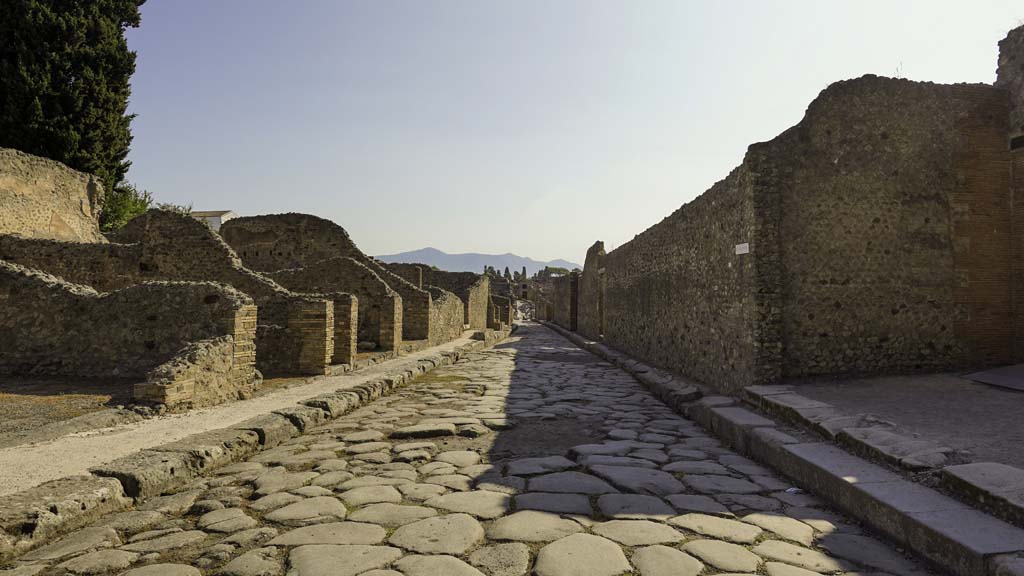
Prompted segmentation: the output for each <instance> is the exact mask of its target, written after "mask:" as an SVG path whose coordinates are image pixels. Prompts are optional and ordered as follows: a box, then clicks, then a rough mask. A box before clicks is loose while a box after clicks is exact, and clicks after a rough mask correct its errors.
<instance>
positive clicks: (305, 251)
mask: <svg viewBox="0 0 1024 576" xmlns="http://www.w3.org/2000/svg"><path fill="white" fill-rule="evenodd" d="M220 235H221V236H222V237H223V238H224V240H225V241H226V242H227V243H228V244H229V245H230V246H231V247H232V248H234V249H235V250H236V251H237V252H238V255H239V256H241V258H242V260H243V261H244V262H245V264H246V266H248V267H250V268H252V269H253V270H259V271H262V272H274V271H277V270H286V269H292V268H302V267H303V266H305V265H307V264H309V263H313V262H319V261H321V260H326V259H328V258H338V257H348V258H355V259H356V260H359V261H364V260H366V259H367V258H368V257H367V256H366V254H363V252H362V251H361V250H360V249H359V248H358V247H357V246H356V244H355V242H353V241H352V239H351V238H350V237H349V235H348V232H347V231H345V229H344V228H342V227H341V226H338V225H337V224H335V223H334V222H331V221H330V220H327V219H325V218H320V217H318V216H313V215H311V214H296V213H289V214H266V215H262V216H243V217H239V218H232V219H231V220H228V221H227V222H225V223H224V224H223V225H221V227H220Z"/></svg>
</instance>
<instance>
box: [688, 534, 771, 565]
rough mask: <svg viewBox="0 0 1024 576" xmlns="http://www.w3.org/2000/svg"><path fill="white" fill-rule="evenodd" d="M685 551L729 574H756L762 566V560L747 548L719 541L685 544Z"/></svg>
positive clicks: (694, 541)
mask: <svg viewBox="0 0 1024 576" xmlns="http://www.w3.org/2000/svg"><path fill="white" fill-rule="evenodd" d="M683 551H684V552H689V553H690V554H693V555H694V556H696V557H697V558H700V559H701V560H703V561H704V562H706V563H708V564H710V565H712V566H714V567H715V568H718V569H719V570H726V571H729V572H755V571H757V567H758V566H760V565H761V559H760V558H758V557H757V556H756V555H754V554H752V553H750V552H749V551H748V550H747V549H746V548H744V547H742V546H739V545H737V544H730V543H729V542H720V541H718V540H692V541H690V542H687V543H686V544H683Z"/></svg>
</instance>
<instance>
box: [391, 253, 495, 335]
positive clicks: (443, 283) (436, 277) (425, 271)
mask: <svg viewBox="0 0 1024 576" xmlns="http://www.w3.org/2000/svg"><path fill="white" fill-rule="evenodd" d="M385 266H386V267H387V268H388V270H390V271H392V272H393V273H395V274H397V275H399V276H401V277H402V278H405V279H406V280H408V281H409V282H411V283H413V284H414V285H415V284H416V281H419V282H420V284H421V285H422V286H424V287H427V286H437V287H438V288H443V289H444V290H448V291H449V292H454V293H455V295H456V296H458V297H459V299H461V300H462V303H463V305H464V306H465V315H464V322H465V324H468V325H469V327H470V328H471V329H474V330H482V329H484V328H486V327H487V307H488V303H487V301H488V298H489V297H490V294H491V279H490V277H489V276H487V275H484V274H477V273H475V272H448V271H445V270H436V269H434V268H432V267H430V266H428V265H426V264H385Z"/></svg>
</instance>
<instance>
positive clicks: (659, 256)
mask: <svg viewBox="0 0 1024 576" xmlns="http://www.w3.org/2000/svg"><path fill="white" fill-rule="evenodd" d="M754 229H755V218H754V202H753V198H752V193H751V187H750V184H749V177H748V175H747V174H746V173H745V171H743V170H740V169H737V170H734V171H733V172H732V173H731V174H729V176H728V177H727V178H726V179H724V180H722V181H720V182H718V183H717V184H715V185H714V186H713V187H712V188H711V189H710V190H709V191H708V192H705V193H704V194H703V195H701V196H699V197H698V198H696V199H695V200H693V201H692V202H690V203H688V204H685V205H683V206H682V207H681V208H679V209H678V210H676V211H675V212H674V213H672V214H671V215H670V216H668V217H667V218H665V219H664V220H662V221H661V223H659V224H657V225H655V226H653V227H651V228H649V229H647V230H646V231H644V232H642V233H641V234H639V235H637V236H636V237H635V238H634V239H633V240H631V241H629V242H627V243H626V244H623V245H622V246H620V247H619V248H616V249H615V250H613V251H611V252H609V253H608V254H607V255H606V256H604V257H603V258H602V259H601V261H602V263H603V266H604V270H605V281H606V288H605V311H604V314H605V330H604V341H605V342H607V343H608V344H609V345H611V346H612V347H614V348H618V349H620V350H622V351H624V352H627V353H629V354H630V355H633V356H635V357H637V358H639V359H641V360H644V361H646V362H649V363H651V364H654V365H656V366H660V367H663V368H667V369H670V370H673V371H676V372H679V373H682V374H685V375H687V376H689V377H692V378H696V379H698V380H702V381H704V382H707V383H709V384H713V385H716V386H719V387H721V388H723V389H736V388H737V387H740V386H746V385H749V384H753V383H754V380H755V373H756V362H755V360H756V350H755V344H754V326H755V309H756V302H755V298H754V294H755V292H756V290H755V271H754V265H753V258H752V257H751V255H750V254H743V253H742V252H743V251H744V250H743V249H742V248H740V249H739V250H737V245H742V244H748V245H750V244H753V240H754ZM737 252H741V253H740V254H737ZM588 272H589V271H588ZM567 285H568V279H565V280H563V279H562V278H559V279H556V283H555V297H554V301H553V305H554V313H555V321H556V322H559V323H560V324H561V323H562V322H567V321H569V320H570V318H569V315H568V313H567V312H565V309H566V304H567V303H568V302H569V296H568V295H567V294H566V286H567ZM562 325H563V326H565V324H562Z"/></svg>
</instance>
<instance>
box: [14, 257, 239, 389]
mask: <svg viewBox="0 0 1024 576" xmlns="http://www.w3.org/2000/svg"><path fill="white" fill-rule="evenodd" d="M0 308H2V309H3V310H4V313H3V314H0V373H3V374H9V375H27V376H76V377H108V378H124V379H129V380H133V381H136V382H137V385H136V386H135V388H134V390H133V393H134V396H135V399H136V400H138V401H145V402H153V403H162V404H167V405H169V406H171V407H191V406H202V405H209V404H216V403H218V402H221V401H224V400H226V399H234V398H239V397H246V396H248V395H250V394H251V393H252V391H253V389H254V388H255V386H256V385H257V378H256V372H255V368H254V364H255V347H254V343H253V340H254V332H255V318H256V308H255V306H254V305H253V303H252V300H251V299H250V298H248V297H247V296H245V295H244V294H242V293H241V292H239V291H237V290H235V289H233V288H231V287H229V286H225V285H222V284H215V283H209V282H197V283H184V282H149V283H144V284H136V285H134V286H130V287H128V288H124V289H121V290H117V291H114V292H111V293H106V294H101V293H98V292H96V291H95V290H93V289H92V288H89V287H88V286H82V285H77V284H71V283H69V282H66V281H64V280H61V279H59V278H56V277H54V276H51V275H49V274H46V273H44V272H41V271H38V270H33V269H29V268H25V267H23V266H19V265H17V264H12V263H9V262H4V261H0Z"/></svg>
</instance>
